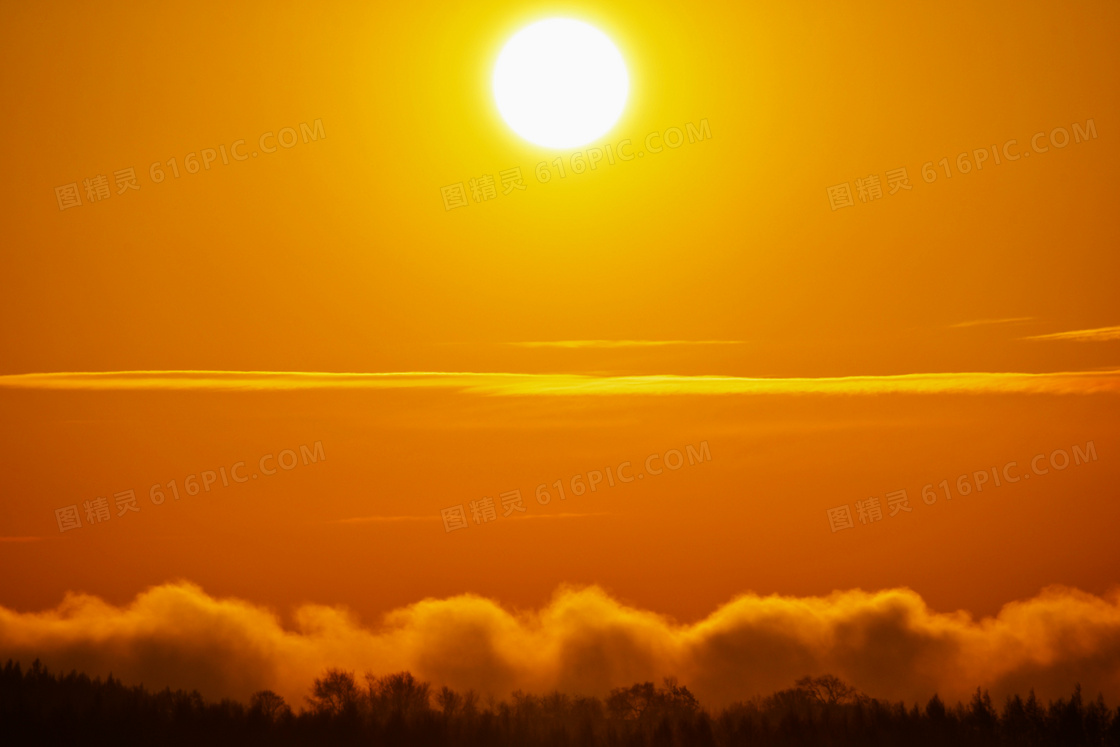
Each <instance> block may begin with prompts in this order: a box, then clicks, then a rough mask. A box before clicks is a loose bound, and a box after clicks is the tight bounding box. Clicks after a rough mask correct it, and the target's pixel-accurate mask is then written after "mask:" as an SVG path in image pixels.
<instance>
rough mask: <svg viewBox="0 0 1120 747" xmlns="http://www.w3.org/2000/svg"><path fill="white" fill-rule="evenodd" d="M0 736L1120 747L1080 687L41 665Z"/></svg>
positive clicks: (22, 676) (10, 676) (0, 708)
mask: <svg viewBox="0 0 1120 747" xmlns="http://www.w3.org/2000/svg"><path fill="white" fill-rule="evenodd" d="M0 744H4V745H17V744H20V745H22V744H34V745H55V744H59V745H62V744H65V745H84V744H96V745H114V746H119V745H205V747H218V746H219V745H227V744H228V745H238V746H239V747H243V746H252V745H316V746H317V747H320V746H321V747H326V746H328V745H385V746H386V747H405V746H406V745H407V746H408V747H428V746H431V747H437V746H439V747H442V746H444V745H446V746H448V747H451V746H455V747H460V746H462V747H577V746H578V747H677V746H680V747H685V746H686V745H687V746H690V747H691V746H692V745H695V746H697V747H763V746H770V745H773V746H774V747H778V746H781V747H785V746H787V745H788V746H798V747H800V746H802V745H803V746H805V747H809V746H810V745H811V746H812V747H844V746H847V745H851V746H852V747H856V746H858V747H875V746H877V745H883V746H884V747H885V746H888V745H892V746H893V745H906V746H907V747H913V746H917V747H922V746H924V745H929V746H931V747H932V746H938V747H940V746H941V745H953V746H954V747H957V746H965V747H969V746H972V745H975V746H977V747H981V746H984V747H986V746H987V745H1015V746H1016V747H1020V746H1023V747H1051V746H1054V747H1081V746H1091V747H1120V709H1117V710H1115V711H1114V710H1111V709H1109V708H1108V706H1107V705H1105V703H1104V700H1103V698H1101V697H1100V696H1098V697H1097V698H1096V699H1095V700H1092V701H1089V702H1086V701H1085V700H1084V699H1083V698H1082V694H1081V690H1080V687H1078V688H1077V689H1075V690H1074V692H1073V694H1072V696H1071V697H1069V698H1068V699H1067V698H1061V699H1059V700H1057V701H1053V702H1049V703H1047V704H1045V705H1043V704H1042V703H1040V702H1039V701H1038V699H1036V698H1035V696H1034V693H1033V692H1032V693H1030V694H1029V695H1028V697H1027V698H1026V699H1025V700H1024V699H1023V698H1021V697H1019V696H1015V697H1012V698H1008V699H1007V701H1006V702H1005V703H1003V705H1002V708H999V709H997V708H996V707H994V706H993V704H992V702H991V699H990V698H989V697H988V694H987V693H986V692H983V691H981V690H979V689H977V691H976V694H975V695H974V696H973V697H972V699H971V700H970V702H969V703H967V704H964V703H957V704H956V705H954V706H951V707H950V706H947V705H946V704H944V703H943V702H942V701H941V699H940V698H938V697H937V696H936V695H935V696H934V697H933V698H931V699H930V701H929V702H928V703H926V705H925V706H924V707H919V705H918V704H916V703H915V704H913V705H912V706H911V707H909V708H907V707H906V705H905V704H904V703H901V702H899V703H890V702H887V701H882V700H878V699H875V698H870V697H868V696H866V695H864V694H863V693H860V692H858V691H857V690H855V689H854V688H852V687H850V686H848V685H846V684H845V683H843V682H842V681H840V680H839V679H837V678H836V677H833V676H831V675H826V676H824V677H805V678H802V679H801V680H798V681H797V683H796V684H795V686H794V687H792V688H789V689H786V690H781V691H779V692H776V693H774V694H772V695H769V696H765V697H757V698H754V699H752V700H750V701H748V702H745V703H737V704H735V705H733V706H730V707H728V708H724V709H722V710H720V711H718V712H711V711H708V710H706V709H704V708H703V707H701V705H700V703H699V702H697V700H696V698H695V697H693V695H692V693H690V692H689V690H688V688H687V687H683V686H681V685H679V684H678V683H677V682H676V681H675V680H672V679H668V680H665V682H664V684H663V685H661V686H655V685H654V684H653V683H650V682H646V683H642V684H636V685H633V686H631V687H628V688H617V689H615V690H613V691H611V693H610V695H609V696H608V697H607V698H606V699H600V698H596V697H570V696H568V695H565V694H563V693H552V694H551V695H544V696H535V695H528V694H525V693H523V692H520V691H518V692H515V693H513V694H512V696H511V698H510V699H509V700H501V701H498V700H495V699H493V698H485V699H484V698H480V697H478V696H477V694H475V693H474V692H473V691H468V692H465V693H459V692H455V691H452V690H450V689H448V688H446V687H444V688H441V689H439V690H438V691H437V690H434V689H433V688H432V687H431V686H430V685H429V684H428V683H426V682H420V681H418V680H416V679H415V678H414V677H413V676H412V675H411V674H409V673H407V672H402V673H399V674H391V675H386V676H381V677H378V676H375V675H373V674H367V675H365V677H364V678H362V679H360V680H359V679H358V678H356V677H355V676H354V674H353V673H350V672H346V671H341V670H337V669H329V670H327V671H326V672H325V673H324V675H323V676H322V677H320V678H317V679H316V680H315V681H314V683H313V685H312V687H311V689H310V691H309V694H308V696H307V702H306V703H304V704H298V710H294V709H293V708H292V707H291V706H290V705H289V704H288V703H286V702H285V701H284V699H283V698H282V697H280V696H279V695H277V694H276V693H274V692H271V691H268V690H264V691H261V692H258V693H256V694H254V695H253V696H252V698H251V699H250V702H249V703H248V704H245V703H241V702H238V701H233V700H229V699H223V700H220V701H217V702H214V701H206V700H204V699H203V698H202V697H201V695H199V693H198V692H197V691H195V692H189V693H188V692H183V691H182V690H176V691H172V690H170V689H165V690H163V691H160V692H149V691H147V690H146V689H145V688H144V687H142V686H126V685H124V684H123V683H121V682H120V681H119V680H117V679H114V678H113V677H112V676H110V677H109V678H108V679H106V680H101V679H100V678H95V679H91V678H89V677H88V676H86V675H84V674H78V673H76V672H71V673H70V674H66V675H56V674H53V673H51V672H48V671H47V670H46V668H44V667H43V666H41V665H40V663H39V662H38V661H36V662H35V663H34V664H32V665H31V667H30V668H28V669H26V670H24V669H22V668H21V667H20V665H19V664H18V663H13V662H11V661H9V662H8V663H7V665H6V666H5V667H4V668H3V670H0Z"/></svg>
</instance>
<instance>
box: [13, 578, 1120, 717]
mask: <svg viewBox="0 0 1120 747" xmlns="http://www.w3.org/2000/svg"><path fill="white" fill-rule="evenodd" d="M294 621H295V622H294V627H293V628H286V627H284V625H282V623H281V621H280V620H279V618H278V617H277V616H276V615H275V614H274V613H272V612H270V611H267V610H265V609H262V608H260V607H258V606H255V605H252V604H250V603H248V602H244V601H239V600H235V599H215V598H213V597H211V596H209V595H207V594H205V593H204V592H203V591H202V590H201V589H199V588H198V587H197V586H194V585H191V584H187V583H178V584H167V585H163V586H158V587H155V588H152V589H150V590H148V591H146V592H144V593H143V594H140V595H139V596H138V597H137V598H136V599H135V600H134V601H133V602H132V603H131V604H128V605H126V606H121V607H117V606H112V605H110V604H107V603H105V602H104V601H102V600H100V599H98V598H96V597H93V596H88V595H82V594H69V595H67V597H66V598H65V599H64V600H63V602H62V603H61V604H60V605H59V606H58V607H57V608H56V609H54V610H50V611H46V612H40V613H20V612H16V611H12V610H8V609H4V608H2V607H0V657H2V658H3V659H7V658H8V657H14V658H17V659H20V660H23V661H30V660H31V659H33V658H35V657H40V658H42V660H43V661H44V663H45V664H47V665H48V666H50V667H51V668H52V669H63V670H67V671H68V670H70V669H71V668H76V669H78V670H81V671H86V672H88V673H90V674H93V675H100V676H105V675H106V674H108V673H109V672H112V673H113V674H114V675H115V676H117V677H120V678H122V679H124V680H125V681H126V682H142V683H144V684H146V685H148V686H149V687H156V688H161V687H163V686H164V685H169V686H172V687H184V688H198V689H199V690H200V691H202V692H203V694H205V695H207V696H210V697H218V696H232V697H238V698H245V697H247V696H248V695H249V694H250V693H251V692H253V691H254V690H257V689H260V688H272V689H275V690H277V691H279V692H281V693H282V694H283V695H284V696H285V697H286V698H288V699H289V700H291V701H294V702H297V703H299V702H302V696H303V695H304V694H306V692H307V687H308V685H309V684H310V682H311V679H312V678H313V677H314V676H316V675H318V674H319V673H320V672H321V670H322V669H323V668H324V667H328V666H340V667H345V668H348V669H353V670H356V671H359V672H360V671H364V670H371V671H374V672H377V673H385V672H389V671H397V670H402V669H407V670H410V671H412V672H413V673H414V674H416V675H417V676H419V677H422V678H424V679H427V680H429V681H432V682H433V683H435V684H436V685H444V684H446V685H449V686H451V687H453V688H456V689H465V688H470V687H473V688H477V689H479V690H481V691H483V692H486V693H494V694H496V695H499V696H508V694H509V693H510V692H511V691H512V690H514V689H516V688H522V689H525V690H527V691H534V692H543V691H548V690H552V689H554V688H558V689H560V690H563V691H567V692H570V693H587V694H596V695H604V694H605V693H606V692H607V691H608V690H609V688H611V687H615V686H621V685H628V684H631V683H633V682H635V681H644V680H651V679H656V678H660V677H662V676H668V675H676V676H679V677H680V678H681V679H682V681H683V682H685V683H686V684H687V685H688V686H689V687H690V688H693V689H694V691H695V692H696V693H697V694H698V696H699V697H701V698H702V700H703V701H704V702H706V703H707V704H709V705H713V706H717V705H721V704H726V703H728V702H731V701H734V700H738V699H744V698H748V697H750V696H752V695H754V694H757V693H766V692H770V691H773V690H775V689H778V688H781V687H786V686H789V685H790V684H791V683H792V682H793V680H794V679H796V678H797V677H800V676H802V675H805V674H811V675H817V674H823V673H826V672H832V673H834V674H837V675H839V676H840V677H842V678H844V679H846V680H849V681H851V682H852V683H854V684H855V685H856V686H857V687H859V688H861V689H862V690H864V691H865V692H868V693H870V694H873V695H876V696H881V697H889V698H892V699H899V698H903V699H906V700H907V701H914V700H922V701H924V699H926V698H928V697H930V696H931V695H932V694H933V693H934V692H935V691H937V692H939V693H940V694H941V695H942V697H948V698H950V699H954V700H955V699H957V698H962V697H966V696H967V695H968V693H969V691H970V690H971V689H972V688H974V687H975V686H977V685H979V686H983V687H989V688H991V689H992V693H993V696H995V697H997V698H1001V697H1002V696H1003V694H1005V693H1007V692H1010V691H1012V690H1017V691H1020V692H1022V691H1025V690H1026V689H1028V688H1031V687H1034V688H1036V689H1037V690H1038V691H1039V694H1040V695H1041V696H1043V697H1055V696H1057V695H1059V694H1062V693H1066V692H1068V691H1069V690H1070V688H1071V687H1072V686H1073V684H1074V683H1075V682H1080V683H1081V684H1082V686H1083V687H1084V688H1085V690H1086V692H1088V693H1090V694H1095V693H1096V692H1097V691H1102V692H1104V693H1105V695H1106V697H1109V698H1112V699H1113V700H1115V699H1116V697H1117V696H1118V695H1120V597H1115V596H1114V597H1113V598H1110V599H1103V598H1100V597H1096V596H1092V595H1089V594H1085V593H1083V592H1079V591H1077V590H1073V589H1066V588H1060V587H1052V588H1049V589H1047V590H1045V591H1043V592H1042V593H1041V594H1039V595H1038V596H1036V597H1034V598H1032V599H1028V600H1024V601H1020V602H1016V603H1013V604H1009V605H1006V606H1005V607H1004V608H1003V609H1002V610H1001V611H1000V613H999V614H998V615H997V616H995V617H990V618H984V619H982V620H978V621H977V620H974V619H972V618H971V617H970V616H968V615H967V614H965V613H962V612H957V613H951V614H944V613H937V612H934V611H931V610H930V609H929V608H928V607H927V606H926V605H925V603H924V602H923V600H922V599H921V597H920V596H918V595H917V594H916V593H914V592H913V591H910V590H907V589H894V590H887V591H881V592H877V593H867V592H863V591H858V590H855V591H845V592H834V593H833V594H831V595H829V596H825V597H801V598H799V597H781V596H767V597H762V596H757V595H754V594H747V595H744V596H741V597H738V598H737V599H735V600H733V601H731V602H730V603H728V604H726V605H724V606H723V607H721V608H719V609H718V610H716V611H715V612H714V613H712V614H711V615H710V616H709V617H708V618H706V619H704V620H702V621H700V622H698V623H696V624H692V625H680V624H676V623H674V622H673V621H672V620H670V619H668V618H666V617H664V616H661V615H658V614H655V613H653V612H650V611H646V610H640V609H636V608H634V607H631V606H627V605H624V604H622V603H620V602H618V601H616V600H614V599H613V598H611V597H610V596H608V595H607V594H606V593H605V592H603V591H602V590H600V589H598V588H595V587H590V588H582V589H571V588H569V589H561V590H559V591H558V592H557V593H556V594H555V595H554V597H553V599H552V601H551V602H550V603H549V604H548V605H546V606H545V607H543V608H542V609H540V610H536V611H519V612H515V611H511V610H508V609H505V608H504V607H502V606H501V605H499V604H497V603H496V602H494V601H491V600H489V599H485V598H482V597H478V596H474V595H462V596H457V597H452V598H449V599H440V600H437V599H426V600H424V601H421V602H418V603H416V604H413V605H410V606H408V607H405V608H401V609H398V610H396V611H393V612H391V613H389V614H388V615H386V616H385V618H384V620H383V621H382V623H381V625H379V626H378V627H376V628H372V629H371V628H368V627H364V626H363V625H361V624H360V623H359V622H358V621H357V620H356V619H355V618H354V617H353V616H352V615H350V614H349V613H348V612H347V611H346V610H344V609H337V608H329V607H323V606H317V605H305V606H303V607H301V608H300V609H299V610H297V611H296V613H295V616H294Z"/></svg>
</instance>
